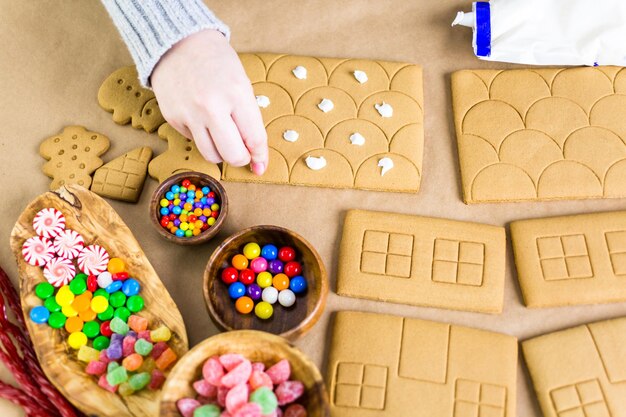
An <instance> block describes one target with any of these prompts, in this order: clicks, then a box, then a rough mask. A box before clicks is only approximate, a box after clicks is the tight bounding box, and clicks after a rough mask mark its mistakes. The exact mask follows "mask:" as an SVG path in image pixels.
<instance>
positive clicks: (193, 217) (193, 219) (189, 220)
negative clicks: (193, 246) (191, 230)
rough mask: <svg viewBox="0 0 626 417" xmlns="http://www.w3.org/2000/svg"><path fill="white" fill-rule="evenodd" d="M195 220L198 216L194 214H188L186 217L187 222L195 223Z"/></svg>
mask: <svg viewBox="0 0 626 417" xmlns="http://www.w3.org/2000/svg"><path fill="white" fill-rule="evenodd" d="M196 220H198V217H197V216H196V215H195V214H190V215H189V217H187V221H188V222H189V223H195V222H196Z"/></svg>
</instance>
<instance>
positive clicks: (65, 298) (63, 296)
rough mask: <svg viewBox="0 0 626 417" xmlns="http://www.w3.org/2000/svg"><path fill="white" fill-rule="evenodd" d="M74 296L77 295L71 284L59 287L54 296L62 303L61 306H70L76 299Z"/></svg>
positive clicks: (58, 302) (59, 303)
mask: <svg viewBox="0 0 626 417" xmlns="http://www.w3.org/2000/svg"><path fill="white" fill-rule="evenodd" d="M74 297H75V295H74V293H73V292H72V290H70V287H69V285H64V286H62V287H61V288H59V291H57V294H56V295H55V296H54V299H55V301H56V302H57V304H58V305H60V306H61V307H64V306H69V305H70V304H72V301H74Z"/></svg>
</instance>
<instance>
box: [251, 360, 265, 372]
mask: <svg viewBox="0 0 626 417" xmlns="http://www.w3.org/2000/svg"><path fill="white" fill-rule="evenodd" d="M252 370H253V371H260V372H263V371H265V364H264V363H263V362H252Z"/></svg>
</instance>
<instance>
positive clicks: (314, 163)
mask: <svg viewBox="0 0 626 417" xmlns="http://www.w3.org/2000/svg"><path fill="white" fill-rule="evenodd" d="M304 162H306V166H308V167H309V168H310V169H312V170H313V171H319V170H320V169H322V168H324V167H325V166H326V158H324V157H323V156H320V157H315V156H307V157H306V159H305V160H304Z"/></svg>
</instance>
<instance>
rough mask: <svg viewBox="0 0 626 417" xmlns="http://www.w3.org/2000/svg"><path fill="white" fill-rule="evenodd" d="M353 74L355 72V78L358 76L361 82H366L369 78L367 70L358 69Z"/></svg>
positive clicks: (357, 78)
mask: <svg viewBox="0 0 626 417" xmlns="http://www.w3.org/2000/svg"><path fill="white" fill-rule="evenodd" d="M352 74H354V78H356V80H357V81H358V82H359V83H360V84H363V83H366V82H367V80H368V78H367V74H366V73H365V71H360V70H356V71H354V72H353V73H352Z"/></svg>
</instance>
